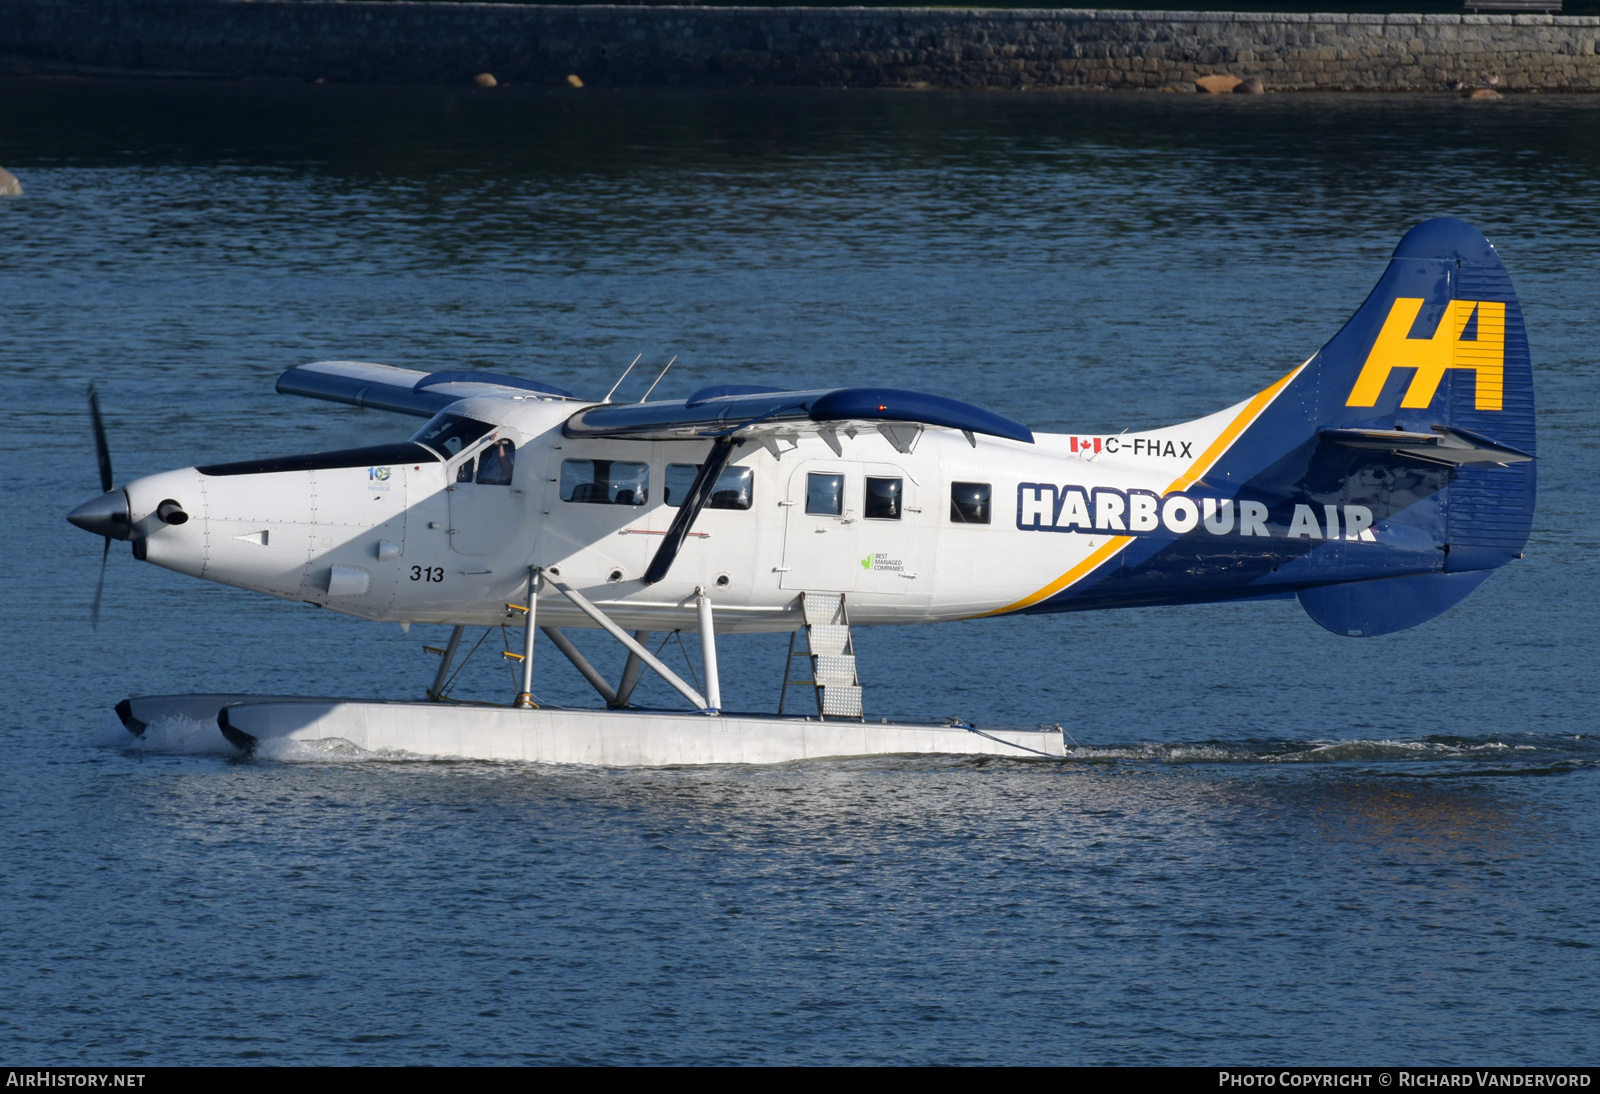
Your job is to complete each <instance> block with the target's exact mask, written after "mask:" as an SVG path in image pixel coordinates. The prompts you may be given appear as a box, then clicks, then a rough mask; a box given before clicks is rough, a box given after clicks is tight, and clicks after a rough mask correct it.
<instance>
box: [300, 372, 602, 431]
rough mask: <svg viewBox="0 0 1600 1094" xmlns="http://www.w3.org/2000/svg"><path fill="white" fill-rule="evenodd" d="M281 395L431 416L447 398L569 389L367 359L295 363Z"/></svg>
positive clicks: (554, 394) (552, 394)
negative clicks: (421, 368) (372, 361)
mask: <svg viewBox="0 0 1600 1094" xmlns="http://www.w3.org/2000/svg"><path fill="white" fill-rule="evenodd" d="M278 391H279V393H280V394H283V395H304V396H306V397H307V398H310V399H325V400H327V401H328V402H331V403H344V404H346V405H347V406H359V407H365V408H367V409H369V410H389V411H393V412H394V413H396V414H412V415H415V416H416V417H418V418H431V417H433V416H434V415H435V414H437V413H439V411H441V410H443V409H444V408H445V407H447V406H449V405H450V404H451V403H454V402H457V401H459V400H461V399H472V398H478V397H482V396H495V395H499V396H509V395H518V394H526V393H529V392H532V393H534V394H537V395H540V396H543V397H545V398H560V399H569V398H571V397H572V395H571V393H570V392H567V391H563V390H562V389H561V388H558V387H554V386H552V385H550V384H542V383H538V382H537V381H534V380H524V379H522V378H521V377H520V376H502V375H499V374H498V373H493V372H432V373H429V372H418V371H417V370H415V369H405V368H395V367H393V366H392V365H375V364H371V363H368V362H365V361H314V362H312V363H311V364H309V365H297V366H296V367H294V368H292V369H290V370H289V371H288V372H285V373H284V374H283V375H282V376H280V377H278Z"/></svg>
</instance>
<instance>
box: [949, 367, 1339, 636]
mask: <svg viewBox="0 0 1600 1094" xmlns="http://www.w3.org/2000/svg"><path fill="white" fill-rule="evenodd" d="M1310 363H1311V362H1310V361H1307V362H1306V365H1309V364H1310ZM1306 365H1301V366H1299V368H1296V369H1294V370H1293V371H1291V372H1290V373H1289V374H1288V375H1287V376H1285V377H1284V378H1283V379H1281V380H1279V381H1278V382H1277V383H1275V384H1273V385H1272V386H1271V387H1269V388H1267V389H1266V390H1265V391H1262V392H1260V393H1259V394H1257V395H1256V397H1255V398H1253V399H1251V400H1250V401H1249V402H1248V403H1246V404H1245V405H1244V409H1243V410H1241V411H1239V413H1238V414H1237V415H1236V416H1235V417H1234V419H1233V421H1231V422H1229V423H1228V425H1227V428H1225V429H1224V430H1223V431H1222V432H1221V433H1219V434H1218V435H1217V439H1216V440H1214V441H1212V442H1211V444H1210V445H1209V446H1208V447H1207V448H1206V450H1205V451H1204V452H1202V453H1200V456H1199V458H1197V459H1196V460H1195V461H1194V462H1193V463H1191V464H1190V465H1189V468H1188V470H1187V471H1185V472H1184V473H1183V474H1181V475H1179V476H1178V477H1177V478H1175V479H1173V480H1172V485H1171V486H1169V487H1167V489H1166V491H1165V493H1167V494H1172V493H1176V492H1178V491H1180V490H1187V489H1189V487H1191V486H1193V485H1194V484H1195V483H1197V482H1199V481H1200V479H1201V477H1202V476H1203V475H1205V473H1206V472H1207V471H1210V470H1211V469H1212V468H1213V467H1214V466H1216V463H1217V461H1218V460H1220V459H1221V458H1222V456H1223V453H1225V452H1227V451H1228V449H1229V448H1231V447H1232V446H1233V442H1234V441H1236V440H1238V439H1239V434H1241V433H1243V432H1244V431H1245V430H1246V429H1248V428H1250V423H1252V422H1254V421H1255V420H1256V419H1257V418H1259V417H1260V416H1261V412H1262V411H1264V410H1266V409H1267V407H1268V406H1269V405H1270V404H1271V402H1272V400H1274V399H1276V398H1277V397H1278V395H1279V393H1280V392H1282V391H1283V389H1284V388H1286V387H1288V386H1289V381H1291V380H1293V379H1294V378H1295V377H1296V376H1298V375H1300V370H1301V369H1303V368H1305V367H1306ZM1136 538H1137V537H1136V536H1113V537H1112V538H1111V539H1110V540H1109V541H1108V542H1107V543H1106V544H1105V545H1104V546H1101V547H1099V548H1096V549H1095V551H1094V553H1092V554H1091V555H1090V556H1089V557H1088V558H1086V559H1084V560H1083V561H1082V562H1080V563H1078V564H1077V565H1076V566H1074V567H1073V568H1072V569H1070V570H1068V571H1067V572H1066V573H1064V574H1062V575H1061V576H1060V577H1058V578H1056V579H1055V580H1054V581H1052V582H1051V583H1050V584H1048V585H1046V586H1045V587H1044V588H1042V589H1040V590H1039V591H1038V592H1034V593H1029V594H1028V595H1027V596H1025V597H1023V598H1022V599H1021V600H1019V601H1017V602H1016V603H1015V604H1008V605H1006V606H1005V607H1004V608H996V609H994V610H993V611H988V612H979V613H978V615H977V616H975V617H974V618H979V619H981V618H982V617H984V616H987V615H1004V614H1006V613H1007V612H1015V611H1020V610H1021V609H1023V608H1027V607H1031V606H1032V605H1034V604H1037V603H1039V601H1041V600H1047V599H1049V598H1050V597H1052V596H1055V595H1056V594H1057V593H1059V592H1060V591H1061V590H1062V589H1065V588H1066V587H1067V586H1069V585H1073V584H1075V583H1077V582H1079V581H1081V580H1083V579H1084V578H1085V577H1088V576H1089V574H1091V573H1093V572H1094V571H1095V570H1097V569H1099V567H1100V566H1101V564H1103V563H1105V562H1107V561H1109V560H1110V559H1111V558H1112V557H1114V556H1115V555H1116V554H1117V553H1118V552H1119V551H1121V550H1122V549H1123V548H1124V547H1126V546H1127V545H1128V544H1130V543H1132V542H1133V541H1134V540H1135V539H1136Z"/></svg>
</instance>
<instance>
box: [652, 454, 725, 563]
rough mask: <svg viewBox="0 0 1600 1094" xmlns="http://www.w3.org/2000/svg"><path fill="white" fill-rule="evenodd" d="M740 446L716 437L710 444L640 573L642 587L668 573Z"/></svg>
mask: <svg viewBox="0 0 1600 1094" xmlns="http://www.w3.org/2000/svg"><path fill="white" fill-rule="evenodd" d="M741 443H742V442H740V441H736V440H734V439H733V438H732V437H718V438H717V439H716V442H715V443H714V444H712V446H711V452H710V454H709V455H707V456H706V462H705V463H703V464H701V465H700V473H699V474H697V475H696V476H695V477H694V485H692V486H690V487H689V496H688V497H686V498H684V499H683V505H681V506H680V507H679V508H678V515H677V516H675V517H673V518H672V526H671V527H669V528H668V529H667V534H666V535H665V536H663V537H662V539H661V546H660V547H657V548H656V554H655V557H654V558H652V559H651V560H650V566H649V568H648V569H646V570H645V572H644V583H645V584H646V585H654V584H655V583H656V582H658V581H660V580H661V579H662V578H664V577H666V576H667V571H668V570H670V569H672V563H673V560H675V559H676V558H677V557H678V552H679V551H680V550H681V549H682V548H683V541H684V540H686V539H688V538H689V530H690V529H691V528H693V527H694V522H695V518H696V517H698V516H699V515H700V510H702V509H704V508H705V507H706V504H707V503H708V502H710V501H711V492H712V491H713V490H714V489H715V488H716V485H717V478H718V477H719V476H720V475H721V474H722V469H723V468H724V467H727V466H728V461H729V460H730V459H732V458H733V450H734V449H735V448H737V447H738V446H739V445H740V444H741Z"/></svg>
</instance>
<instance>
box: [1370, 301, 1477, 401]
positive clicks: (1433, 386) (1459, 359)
mask: <svg viewBox="0 0 1600 1094" xmlns="http://www.w3.org/2000/svg"><path fill="white" fill-rule="evenodd" d="M1421 310H1422V301H1421V300H1418V299H1414V298H1412V297H1407V296H1402V297H1399V298H1397V299H1396V300H1395V302H1394V305H1393V306H1392V307H1391V308H1390V309H1389V318H1388V319H1385V320H1384V322H1383V330H1381V331H1379V332H1378V340H1377V341H1376V342H1374V343H1373V344H1372V352H1371V353H1369V354H1367V363H1366V364H1365V365H1363V366H1361V375H1360V376H1358V377H1356V386H1355V387H1353V388H1351V389H1350V398H1349V400H1348V401H1346V402H1345V404H1344V405H1345V406H1376V405H1377V402H1378V396H1379V395H1380V394H1381V393H1382V391H1383V384H1384V381H1385V380H1387V379H1388V378H1389V373H1390V371H1391V370H1393V369H1397V368H1411V369H1416V370H1417V371H1416V374H1415V375H1413V376H1412V378H1411V386H1410V387H1408V388H1406V394H1405V397H1404V398H1403V399H1401V400H1400V405H1401V406H1403V407H1412V408H1415V407H1425V406H1427V405H1428V404H1429V403H1431V402H1433V396H1434V393H1435V392H1436V391H1438V390H1439V381H1440V380H1443V379H1444V370H1445V369H1447V368H1463V369H1471V370H1472V371H1473V373H1475V374H1476V376H1477V392H1476V397H1475V405H1476V407H1477V409H1479V410H1499V409H1500V396H1501V391H1502V389H1503V388H1504V386H1505V359H1506V306H1505V305H1504V304H1501V303H1495V302H1493V301H1489V300H1484V301H1477V300H1452V301H1450V305H1449V307H1447V308H1446V309H1445V312H1444V316H1443V317H1442V318H1441V319H1440V320H1439V327H1438V329H1437V330H1435V331H1434V332H1433V337H1432V338H1410V337H1407V336H1408V335H1409V334H1410V333H1411V324H1412V323H1414V322H1416V320H1417V313H1418V312H1420V311H1421ZM1474 314H1476V315H1477V317H1478V331H1477V335H1478V336H1477V339H1476V340H1474V341H1471V342H1463V341H1462V340H1461V335H1462V333H1463V332H1464V331H1466V329H1467V324H1469V323H1470V322H1472V317H1473V315H1474Z"/></svg>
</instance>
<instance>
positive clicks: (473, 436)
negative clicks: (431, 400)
mask: <svg viewBox="0 0 1600 1094" xmlns="http://www.w3.org/2000/svg"><path fill="white" fill-rule="evenodd" d="M493 428H494V426H492V425H490V424H489V423H488V422H480V421H478V420H477V419H476V418H464V417H462V416H461V415H459V414H451V413H449V412H447V411H444V412H440V413H438V414H435V415H434V416H433V417H432V418H429V419H428V424H427V425H425V426H423V427H422V428H421V429H419V430H417V433H416V436H414V437H412V438H411V439H412V440H413V441H414V442H416V443H417V444H425V445H427V446H428V447H429V448H431V449H433V450H434V451H435V452H437V453H439V455H440V456H442V457H443V458H444V459H447V460H448V459H449V458H450V457H451V456H454V455H457V454H458V453H460V452H461V451H462V450H463V449H464V448H466V447H467V446H468V445H470V444H471V443H472V442H473V441H475V440H477V439H478V438H479V437H481V436H483V435H484V434H485V433H487V432H489V430H491V429H493Z"/></svg>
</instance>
